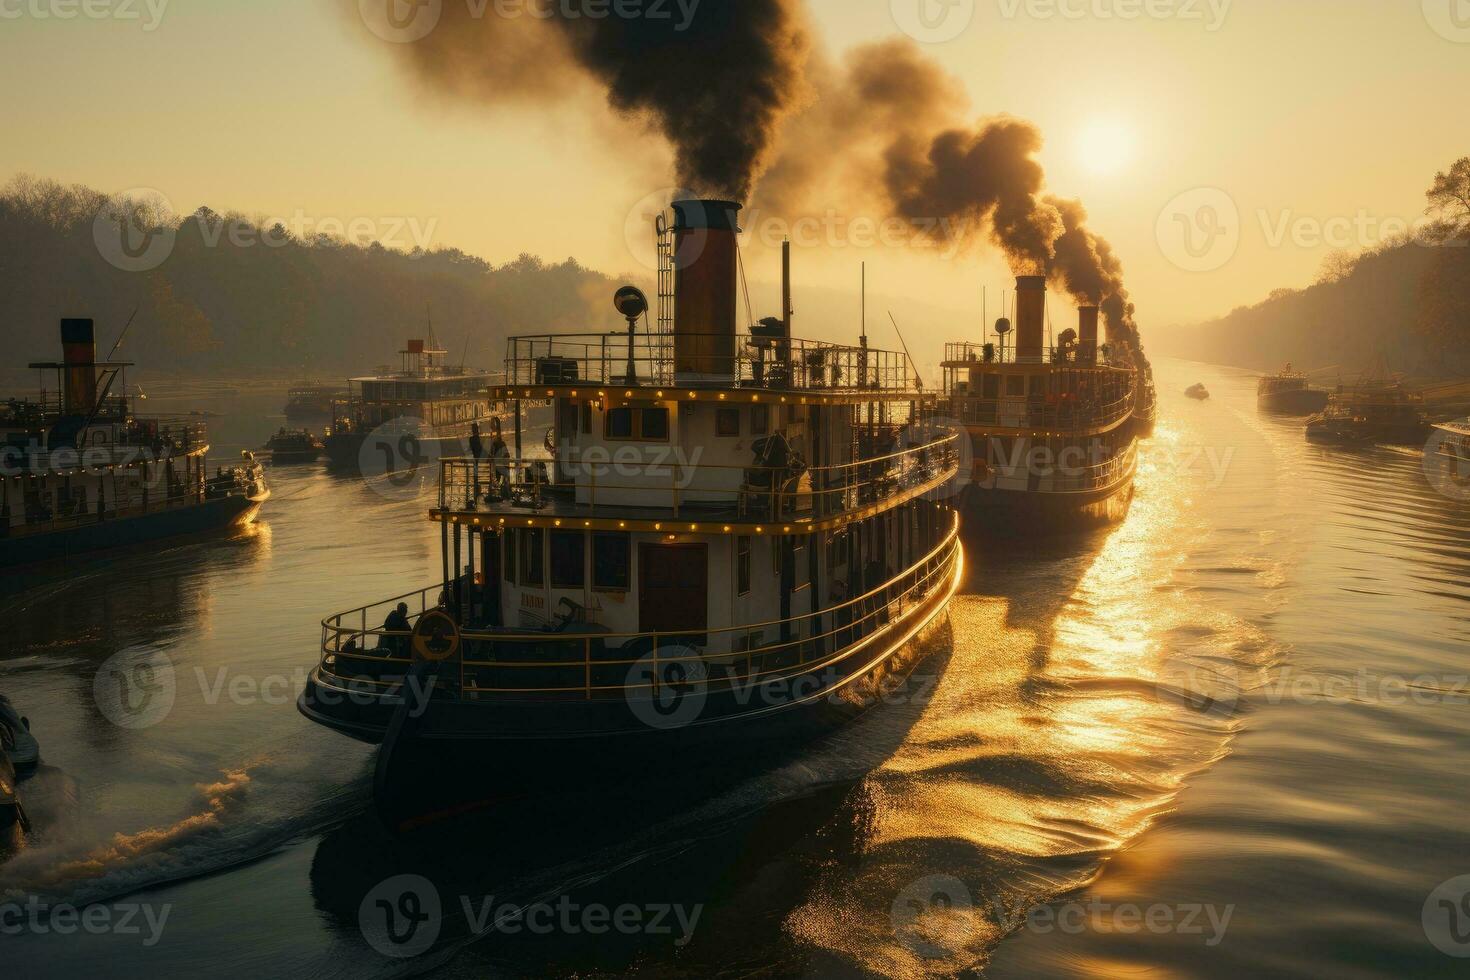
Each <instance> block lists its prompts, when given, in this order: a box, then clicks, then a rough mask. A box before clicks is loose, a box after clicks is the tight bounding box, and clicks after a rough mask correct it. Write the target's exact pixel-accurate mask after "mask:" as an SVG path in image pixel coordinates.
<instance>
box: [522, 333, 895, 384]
mask: <svg viewBox="0 0 1470 980" xmlns="http://www.w3.org/2000/svg"><path fill="white" fill-rule="evenodd" d="M684 336H685V337H686V338H688V339H689V341H690V342H691V343H698V342H700V341H701V340H705V339H708V340H709V341H711V342H715V341H721V340H722V341H724V342H725V343H728V337H720V338H717V337H714V336H710V337H708V338H705V337H703V336H701V335H689V334H685V335H684ZM631 357H632V367H633V377H632V379H631V380H630V379H629V376H628V367H629V350H628V337H627V335H626V334H625V333H606V334H546V335H541V336H525V337H512V338H510V340H509V341H508V342H507V350H506V371H507V374H508V376H509V382H508V383H509V384H511V385H526V386H537V385H548V384H551V385H562V384H566V385H575V384H605V385H616V386H625V387H631V386H635V385H636V386H642V387H648V386H663V387H672V386H675V385H677V384H680V383H682V382H681V381H680V379H679V378H678V376H677V372H676V371H675V362H674V337H673V335H672V334H652V335H649V334H639V335H638V336H637V337H635V338H634V341H633V349H632V355H631ZM700 360H701V361H702V362H703V364H704V372H703V373H708V374H714V375H718V376H719V380H720V383H722V384H723V383H726V381H725V379H728V385H729V387H733V388H753V389H759V390H775V391H804V392H828V393H841V394H849V393H860V392H878V393H885V394H892V393H907V392H915V393H917V391H918V383H917V381H916V380H915V378H914V375H913V373H912V371H911V370H910V365H909V361H908V358H907V357H906V356H904V355H903V354H901V353H898V352H895V351H887V350H879V349H877V348H865V347H851V346H845V345H841V344H830V343H826V342H823V341H815V340H801V339H797V338H792V339H782V338H771V337H763V336H753V335H750V334H741V335H738V336H737V337H736V338H735V353H734V355H733V356H730V355H725V356H724V357H718V356H713V355H701V357H700Z"/></svg>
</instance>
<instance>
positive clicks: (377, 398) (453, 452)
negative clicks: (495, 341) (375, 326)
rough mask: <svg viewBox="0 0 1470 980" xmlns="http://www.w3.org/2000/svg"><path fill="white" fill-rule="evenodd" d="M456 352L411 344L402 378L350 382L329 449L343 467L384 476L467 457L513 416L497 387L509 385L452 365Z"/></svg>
mask: <svg viewBox="0 0 1470 980" xmlns="http://www.w3.org/2000/svg"><path fill="white" fill-rule="evenodd" d="M447 356H448V351H445V350H441V349H439V348H438V346H437V344H435V343H434V342H433V339H432V334H431V337H430V340H429V341H428V342H427V343H426V342H425V341H423V340H410V341H408V342H407V344H406V345H405V346H404V348H403V350H401V351H399V358H400V366H399V370H398V371H396V372H382V373H379V374H375V375H371V376H368V377H361V378H353V379H351V380H350V381H349V382H348V395H347V398H346V399H345V400H343V401H341V402H338V403H336V404H334V405H333V406H332V412H331V415H332V424H331V428H330V429H329V431H328V433H327V436H326V439H325V440H324V445H325V449H326V454H327V459H328V460H329V462H330V464H331V465H332V466H333V467H334V468H337V469H346V470H361V471H381V470H394V469H398V468H401V467H404V466H410V467H412V466H418V465H424V464H430V463H432V462H434V461H437V460H440V459H449V458H453V457H456V456H462V455H464V454H465V453H467V452H468V451H469V445H470V437H471V436H472V435H473V433H474V432H475V431H476V430H477V429H478V428H480V427H484V428H485V429H486V430H487V436H488V430H489V429H490V428H492V427H493V428H498V427H499V426H500V425H501V424H502V422H503V421H505V418H506V412H505V409H504V408H503V406H501V405H500V404H498V403H497V402H495V401H493V400H492V399H491V398H490V391H489V389H490V388H491V387H492V386H495V385H498V384H500V383H501V382H502V381H503V380H504V376H503V375H499V374H492V373H490V372H487V371H467V370H465V369H464V368H462V367H456V366H451V365H447V364H445V363H444V359H445V358H446V357H447Z"/></svg>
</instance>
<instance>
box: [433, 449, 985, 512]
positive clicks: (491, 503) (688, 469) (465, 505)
mask: <svg viewBox="0 0 1470 980" xmlns="http://www.w3.org/2000/svg"><path fill="white" fill-rule="evenodd" d="M961 438H962V436H961V435H960V434H958V433H953V434H950V435H946V436H944V437H942V438H938V439H935V440H934V441H932V442H927V443H925V444H924V445H921V446H913V447H910V448H907V449H902V450H898V451H896V452H893V453H888V454H884V455H882V456H874V457H868V458H863V459H860V460H856V461H853V462H849V463H839V464H831V465H827V466H817V467H802V468H801V469H793V468H791V467H774V466H740V465H730V464H694V463H681V462H677V461H663V462H650V463H647V464H640V463H619V462H617V461H613V460H608V461H604V460H600V459H598V460H592V461H588V460H587V459H585V457H584V458H574V459H569V460H566V459H564V460H556V461H553V460H547V459H531V458H518V459H510V458H507V457H500V458H498V459H496V458H491V459H480V460H475V459H463V458H460V459H446V460H440V476H439V509H440V510H442V511H450V512H457V511H466V512H480V507H481V504H482V503H483V504H485V505H486V506H487V508H488V510H489V511H490V512H492V513H493V512H495V511H496V509H497V507H503V508H504V509H505V510H507V511H512V512H514V511H516V509H517V507H518V506H524V504H525V503H529V504H530V505H531V506H532V507H534V508H539V507H540V506H541V505H542V503H544V502H545V500H546V496H547V495H548V494H554V493H556V492H558V491H561V492H566V491H571V490H577V491H586V493H587V495H588V503H587V504H586V505H585V506H586V507H587V508H590V510H589V511H588V512H587V513H582V514H581V516H588V514H590V513H595V512H596V511H597V509H598V507H599V503H598V500H597V496H598V494H599V493H602V494H604V496H605V495H606V494H607V493H608V492H621V491H630V492H640V493H646V492H649V491H654V492H658V493H660V494H661V493H662V492H663V491H664V490H665V489H667V490H668V491H669V492H670V493H671V495H672V496H671V498H670V501H671V506H672V509H673V514H674V516H675V517H678V516H679V513H680V511H681V509H682V508H685V507H687V506H688V501H687V499H686V497H687V494H688V493H689V492H690V491H691V490H694V491H696V492H698V493H701V494H727V495H728V496H729V497H730V498H731V499H729V500H727V501H726V500H722V501H703V502H702V504H703V505H704V506H714V507H718V506H721V505H725V506H734V507H736V508H737V509H741V510H742V512H743V510H744V509H745V508H747V507H749V505H750V504H752V503H756V502H765V503H766V504H767V505H768V506H767V508H766V509H765V510H764V511H763V512H764V513H767V514H770V515H772V516H773V517H775V518H779V515H781V514H786V513H792V514H794V513H803V512H806V511H810V510H818V511H822V512H824V513H834V512H837V511H840V510H845V509H848V508H849V507H852V506H860V505H863V504H867V503H872V502H873V501H874V500H876V499H878V494H880V493H881V494H883V495H888V494H891V493H893V492H894V491H901V490H905V489H910V488H912V487H914V486H917V485H921V484H925V483H928V482H932V481H935V480H939V479H940V477H944V478H945V479H948V478H949V477H951V476H953V475H954V474H955V473H956V472H957V471H958V467H959V450H960V444H959V440H960V439H961ZM615 467H621V468H626V469H629V470H633V471H634V474H633V476H630V477H629V478H628V479H629V480H635V479H637V478H638V477H643V478H645V479H644V480H643V482H608V481H607V480H606V479H604V477H605V475H606V471H607V470H609V469H612V468H615ZM568 468H574V469H575V470H576V472H575V473H574V474H573V476H572V479H570V480H565V481H561V482H558V480H557V472H556V470H557V469H561V470H563V471H565V470H567V469H568ZM543 470H544V471H545V475H544V477H543V475H542V474H543ZM701 473H704V474H720V473H739V474H740V475H741V480H740V486H739V487H738V488H736V489H725V488H722V487H720V486H719V485H717V484H716V485H707V486H697V485H696V483H697V480H698V477H699V475H700V474H701ZM518 477H519V478H518ZM664 477H667V478H668V483H667V485H664V484H663V483H662V482H661V481H662V479H663V478H664ZM655 480H656V481H660V482H659V483H658V484H652V483H651V482H650V481H655ZM941 482H943V481H941ZM496 491H498V493H497V492H496ZM487 497H488V499H487ZM660 499H662V498H660ZM601 506H602V507H604V508H606V507H617V506H624V505H610V504H607V503H606V501H605V500H604V501H603V503H602V504H601ZM660 506H661V505H660ZM698 506H700V505H699V504H696V509H697V508H698ZM579 513H580V512H579Z"/></svg>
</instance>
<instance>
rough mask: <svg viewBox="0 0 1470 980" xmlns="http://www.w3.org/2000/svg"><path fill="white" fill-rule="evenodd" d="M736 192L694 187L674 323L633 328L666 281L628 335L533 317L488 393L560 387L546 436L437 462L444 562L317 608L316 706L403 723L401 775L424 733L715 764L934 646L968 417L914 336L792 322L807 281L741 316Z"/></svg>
mask: <svg viewBox="0 0 1470 980" xmlns="http://www.w3.org/2000/svg"><path fill="white" fill-rule="evenodd" d="M738 211H739V206H738V205H736V204H733V203H729V202H718V201H680V202H676V203H675V204H674V212H675V217H676V220H675V222H674V223H673V224H672V225H669V224H667V223H662V222H661V224H660V225H659V248H660V255H661V257H662V260H663V262H664V269H665V270H666V271H667V272H668V273H669V276H670V282H671V287H672V288H671V290H670V291H668V292H667V294H665V292H664V291H661V295H660V297H659V302H660V308H659V310H658V316H657V320H656V321H655V322H656V323H657V324H658V327H657V328H655V329H654V331H653V332H652V333H645V334H644V335H643V336H642V337H637V336H636V333H635V332H636V325H637V323H638V321H639V319H640V318H643V317H645V315H646V313H647V309H646V307H647V303H646V300H643V299H642V297H641V294H639V293H638V291H637V290H634V289H631V288H625V289H623V290H620V291H619V293H618V297H617V303H618V306H619V309H620V311H621V312H622V313H623V314H624V315H625V316H626V317H627V318H628V319H629V333H628V339H627V345H626V351H625V352H624V351H623V350H620V349H619V350H615V351H614V356H612V357H609V356H607V353H606V349H607V348H606V344H605V340H606V336H605V335H593V336H570V335H560V336H556V337H549V338H548V337H539V338H534V339H532V338H512V339H511V340H510V341H509V344H508V358H507V362H508V363H507V367H508V369H509V377H508V379H507V383H506V384H505V385H504V386H502V387H500V388H498V389H496V390H495V391H493V392H492V393H491V395H492V397H494V398H496V399H518V400H528V399H535V400H547V401H550V402H551V403H552V404H553V406H554V417H555V422H554V438H553V439H551V440H548V447H549V452H548V453H547V454H546V455H545V456H542V457H539V458H538V457H535V456H529V455H528V456H524V457H500V458H492V459H475V458H470V459H450V460H444V461H441V463H440V464H439V471H440V488H439V494H440V495H439V501H438V504H437V506H436V507H434V509H433V510H432V512H431V514H430V518H431V520H433V521H434V522H436V523H437V524H438V525H439V526H440V531H441V547H442V566H443V575H442V578H441V580H440V581H438V582H435V583H433V584H432V585H430V586H428V587H426V588H418V589H415V590H413V591H408V592H406V593H405V594H404V595H401V596H398V597H394V598H390V599H385V600H382V601H379V602H376V603H373V604H371V605H368V606H365V607H363V608H360V609H355V610H352V611H350V612H344V613H338V614H335V615H332V616H329V617H328V618H327V619H326V620H325V621H324V622H323V624H322V646H321V659H320V663H319V664H318V666H317V667H316V668H315V669H314V670H313V671H312V673H311V675H310V680H309V683H308V686H307V688H306V690H305V692H304V693H303V695H302V697H301V700H300V708H301V710H302V712H303V713H304V714H305V715H306V716H307V717H308V718H310V719H312V720H313V721H316V722H318V723H320V724H322V725H325V726H327V727H330V728H333V729H335V730H337V731H339V732H341V733H343V734H346V735H349V736H352V737H354V738H357V739H361V740H364V741H368V742H385V743H386V744H385V746H384V750H383V753H382V754H381V755H380V778H381V777H382V776H383V772H384V769H383V767H384V766H385V765H387V763H386V762H385V760H387V759H390V758H391V757H392V755H391V753H392V752H393V751H395V747H396V746H398V745H400V744H401V742H402V741H403V740H404V739H405V737H407V735H408V734H410V733H411V736H412V740H413V741H414V742H415V743H418V744H424V745H430V746H433V748H432V749H430V750H429V752H430V754H431V755H434V756H436V757H441V758H442V753H443V752H444V751H445V747H446V746H450V745H454V744H456V743H476V742H478V743H481V744H484V743H491V744H493V745H494V746H495V748H488V747H486V748H480V749H477V750H475V755H474V756H472V757H473V758H477V759H479V760H481V764H480V765H479V766H478V771H486V770H492V769H493V770H496V771H504V770H505V768H506V767H514V768H515V769H516V770H517V772H519V773H521V774H522V775H528V774H530V775H534V774H535V773H538V772H539V773H540V774H542V775H543V776H550V777H551V778H554V779H562V778H566V777H567V774H568V773H569V772H575V773H576V774H577V775H576V777H575V778H579V779H580V778H583V775H584V774H596V773H599V772H604V771H608V770H614V769H624V770H625V769H626V768H628V767H630V766H631V767H634V768H643V769H646V767H647V766H649V765H650V764H657V763H651V762H650V760H659V759H665V760H671V759H677V758H689V757H691V756H689V755H686V754H685V753H690V752H697V753H698V755H697V757H698V758H699V760H700V764H701V765H704V766H713V765H719V764H720V761H719V760H720V759H721V758H722V757H725V758H728V757H731V756H740V755H745V754H747V753H749V752H750V751H751V750H752V746H753V744H754V743H757V742H766V741H772V740H774V741H781V740H790V739H792V738H796V737H802V736H805V735H809V734H812V733H815V732H817V731H822V730H825V729H827V728H828V727H830V726H832V725H835V724H839V723H841V722H842V721H844V720H846V719H848V718H850V717H851V716H852V715H854V714H856V713H857V712H859V711H862V710H864V709H865V708H867V707H869V706H870V705H871V704H872V703H874V702H875V701H876V700H877V698H876V696H875V692H876V691H877V690H878V689H879V687H880V685H881V684H882V683H883V682H884V680H885V679H891V678H894V677H898V676H902V675H903V674H904V673H905V672H906V671H907V670H908V669H909V668H910V667H911V666H912V660H911V659H906V658H905V657H903V656H902V651H903V650H904V649H906V648H907V646H908V644H909V641H910V640H912V639H913V638H914V637H915V636H917V635H918V634H919V633H920V631H921V630H923V628H924V627H925V626H927V625H928V624H929V623H930V622H931V621H932V620H933V619H934V618H935V617H936V616H937V615H938V614H939V613H940V611H941V610H942V609H943V608H944V606H945V603H946V602H947V601H948V599H949V597H950V596H951V595H952V593H953V591H954V589H955V588H956V587H957V584H958V581H959V576H960V572H961V565H962V551H961V547H960V544H959V538H958V515H957V514H956V513H955V512H954V510H953V509H952V508H951V507H949V505H948V504H947V502H946V501H945V499H933V498H934V497H935V496H936V495H940V496H941V497H942V496H943V494H944V493H945V488H947V487H948V486H949V484H950V481H951V480H953V479H954V477H955V476H956V474H957V472H958V459H959V451H958V446H959V444H958V436H957V434H956V433H955V432H953V431H952V430H951V429H950V428H948V427H946V426H943V425H940V424H938V423H937V422H936V420H935V418H934V409H935V405H934V403H933V402H932V400H930V399H927V398H926V397H925V395H924V394H923V393H922V391H921V390H920V389H919V387H918V385H917V383H916V380H915V379H914V377H913V376H912V373H911V372H910V370H909V367H908V361H907V359H906V358H905V357H904V356H903V355H902V354H897V353H890V352H885V351H879V350H875V349H870V348H868V347H867V346H866V345H850V346H849V345H840V344H831V343H819V342H814V341H806V340H800V339H796V338H793V337H792V335H791V329H790V328H791V319H790V312H789V311H790V309H791V306H790V302H789V298H788V299H787V301H786V303H785V304H784V311H783V314H782V316H780V317H773V318H770V319H768V320H765V321H762V323H761V324H760V325H758V326H756V327H754V328H751V330H750V331H749V332H748V333H747V332H742V331H739V330H737V325H736V295H737V287H736V283H737V267H736V262H737V245H736V242H737V237H736V236H737V234H738V230H739V229H738V227H737V213H738ZM676 251H677V252H678V254H679V255H680V256H681V257H684V256H688V258H687V259H684V260H683V261H681V262H680V263H679V267H678V268H677V269H675V263H674V254H675V252H676ZM788 283H789V280H788ZM786 295H787V297H789V288H788V291H787V293H786ZM624 354H625V355H626V356H624ZM379 624H381V625H379ZM426 679H431V680H432V684H433V688H432V691H431V692H430V693H427V694H422V693H421V691H422V688H421V686H420V685H421V682H422V681H424V680H426ZM410 702H414V708H413V709H409V708H408V707H406V706H407V705H408V704H409V703H410ZM497 749H498V751H497ZM486 753H489V754H486ZM475 771H477V770H476V767H470V768H467V769H461V770H460V773H461V776H462V777H468V776H469V775H471V774H472V773H473V772H475Z"/></svg>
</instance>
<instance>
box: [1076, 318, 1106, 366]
mask: <svg viewBox="0 0 1470 980" xmlns="http://www.w3.org/2000/svg"><path fill="white" fill-rule="evenodd" d="M1100 313H1102V310H1100V309H1098V308H1097V307H1096V306H1084V307H1082V308H1080V309H1079V310H1078V311H1077V318H1078V322H1079V326H1078V328H1077V362H1078V363H1079V364H1096V363H1097V319H1098V315H1099V314H1100Z"/></svg>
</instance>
